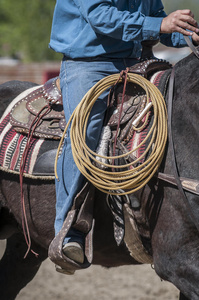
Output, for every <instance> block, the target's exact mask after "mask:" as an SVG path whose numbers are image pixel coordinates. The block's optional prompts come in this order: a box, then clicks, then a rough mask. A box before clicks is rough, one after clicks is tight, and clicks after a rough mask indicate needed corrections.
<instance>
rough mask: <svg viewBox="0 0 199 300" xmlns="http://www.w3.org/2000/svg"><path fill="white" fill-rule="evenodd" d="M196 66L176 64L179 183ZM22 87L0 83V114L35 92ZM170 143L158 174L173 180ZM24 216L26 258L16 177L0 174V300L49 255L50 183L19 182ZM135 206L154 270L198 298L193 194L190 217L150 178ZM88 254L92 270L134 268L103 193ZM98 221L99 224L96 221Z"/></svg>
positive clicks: (193, 143)
mask: <svg viewBox="0 0 199 300" xmlns="http://www.w3.org/2000/svg"><path fill="white" fill-rule="evenodd" d="M198 78H199V61H198V59H197V58H196V57H195V56H194V55H193V54H190V55H189V56H187V57H186V58H184V59H182V60H181V61H180V62H178V63H177V64H176V66H175V87H174V99H173V102H174V107H173V112H172V132H173V138H174V145H175V153H176V161H177V166H178V172H179V174H180V176H181V177H186V178H192V179H197V178H198V177H199V166H198V163H197V146H198V142H199V133H198V128H197V120H198V113H199V111H198V110H199V105H198V101H199V84H198ZM34 85H35V84H33V83H28V82H17V81H12V82H7V83H4V84H2V85H0V101H1V114H2V112H3V110H4V108H5V106H7V105H8V103H9V102H10V101H11V100H12V99H13V98H15V97H16V96H17V95H18V94H19V93H20V92H22V91H23V90H25V89H27V88H29V87H32V86H34ZM169 144H170V142H168V145H167V147H166V150H165V155H164V159H163V162H162V165H161V171H163V172H165V173H166V174H173V162H172V159H171V156H172V154H171V150H170V147H169ZM23 187H24V197H25V202H26V214H27V220H28V226H29V230H30V236H31V241H32V244H31V247H32V249H33V250H34V251H35V252H37V253H38V254H39V255H38V256H37V257H36V256H35V255H34V254H33V253H31V252H29V253H28V255H27V257H26V258H25V259H24V253H25V252H26V250H27V245H26V242H25V239H24V236H23V233H22V228H21V223H22V216H21V208H20V205H21V204H20V183H19V176H18V175H16V174H12V173H7V172H3V171H0V208H1V210H0V238H1V239H7V245H6V250H5V253H4V255H3V257H2V259H1V261H0V291H1V299H2V300H5V299H6V300H12V299H15V297H16V296H17V294H18V293H19V291H20V290H21V289H22V288H23V287H24V286H25V285H26V284H27V283H28V282H30V281H31V280H32V278H33V277H34V276H35V275H36V273H37V271H38V269H39V267H40V265H41V264H42V262H43V261H44V260H45V259H46V258H47V256H48V247H49V244H50V242H51V241H52V239H53V237H54V227H53V224H54V218H55V187H54V182H53V181H52V180H40V179H38V180H36V179H34V180H33V179H30V178H24V181H23ZM135 196H136V198H137V199H139V202H140V207H139V208H137V209H135V216H136V218H137V221H138V226H139V228H140V230H142V231H144V232H146V235H147V236H148V235H149V236H150V245H149V246H148V249H149V252H150V253H151V255H152V258H153V265H154V269H155V272H156V273H157V274H158V276H159V277H160V278H162V279H163V280H166V281H169V282H171V283H172V284H173V285H175V286H176V287H177V288H178V290H179V292H180V296H179V299H180V300H187V299H191V300H196V299H199V285H198V278H199V251H198V247H199V246H198V244H199V232H198V230H197V228H196V226H195V223H194V221H193V219H192V217H191V216H192V214H194V216H195V218H196V219H197V220H198V221H199V213H198V212H199V205H198V200H199V197H198V195H195V194H193V193H191V192H187V191H186V196H187V199H188V201H189V203H190V207H191V212H190V211H189V210H187V206H186V205H185V203H184V202H183V201H182V196H181V194H180V192H179V190H178V188H177V187H176V186H174V185H173V184H171V183H168V182H165V181H163V180H161V179H158V178H157V177H156V176H154V177H153V178H152V179H151V180H150V181H149V182H148V184H146V186H144V188H142V189H140V190H139V191H137V192H136V193H135ZM94 219H95V228H94V240H93V248H94V256H93V261H92V264H97V265H101V266H104V267H108V268H110V267H116V266H121V265H135V264H139V262H138V261H136V260H135V259H134V258H133V257H131V255H130V254H129V251H128V249H127V247H126V245H125V244H124V243H121V244H120V245H119V246H117V244H116V241H115V240H114V237H113V236H114V234H113V217H112V214H111V212H110V209H109V206H108V204H107V201H106V195H105V194H104V193H102V192H100V191H98V190H96V192H95V204H94ZM102 220H103V221H102Z"/></svg>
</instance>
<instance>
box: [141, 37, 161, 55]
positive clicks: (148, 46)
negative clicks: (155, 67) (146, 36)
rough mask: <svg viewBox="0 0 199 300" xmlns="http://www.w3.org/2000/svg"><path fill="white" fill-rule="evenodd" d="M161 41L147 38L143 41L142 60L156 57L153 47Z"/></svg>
mask: <svg viewBox="0 0 199 300" xmlns="http://www.w3.org/2000/svg"><path fill="white" fill-rule="evenodd" d="M158 43H159V40H146V41H142V42H141V44H142V54H141V60H146V59H151V58H154V57H155V56H154V54H153V47H154V46H155V45H157V44H158Z"/></svg>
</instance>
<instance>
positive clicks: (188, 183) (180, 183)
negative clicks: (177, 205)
mask: <svg viewBox="0 0 199 300" xmlns="http://www.w3.org/2000/svg"><path fill="white" fill-rule="evenodd" d="M184 38H185V41H186V42H187V44H188V46H189V47H190V49H191V50H192V51H193V53H194V54H195V55H196V57H197V58H198V59H199V49H198V48H196V47H194V45H193V44H192V42H191V40H190V39H189V37H188V36H184ZM174 84H175V67H173V70H172V72H171V76H170V81H169V91H168V93H169V94H168V139H169V147H170V150H171V156H172V158H171V159H172V165H173V171H174V176H173V175H168V174H164V173H158V175H157V177H158V178H159V179H160V180H163V181H166V182H168V183H171V184H172V185H175V186H177V187H178V190H179V192H180V194H181V196H182V200H183V202H184V204H185V206H186V208H187V210H188V211H189V214H190V216H191V218H192V221H193V223H194V225H195V226H196V228H197V230H198V231H199V221H198V219H197V217H198V216H196V215H195V214H194V211H193V208H192V207H191V204H190V202H189V201H188V198H187V196H186V194H185V190H186V191H189V192H191V193H193V194H196V195H199V180H193V179H188V178H183V177H180V176H179V173H178V167H177V161H176V155H175V149H174V141H173V134H172V107H173V93H174Z"/></svg>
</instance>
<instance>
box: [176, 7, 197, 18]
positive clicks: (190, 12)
mask: <svg viewBox="0 0 199 300" xmlns="http://www.w3.org/2000/svg"><path fill="white" fill-rule="evenodd" d="M179 12H180V13H181V14H183V15H189V16H191V17H192V18H193V19H194V14H193V13H192V11H191V10H190V9H182V10H179Z"/></svg>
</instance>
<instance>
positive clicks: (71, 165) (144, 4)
mask: <svg viewBox="0 0 199 300" xmlns="http://www.w3.org/2000/svg"><path fill="white" fill-rule="evenodd" d="M187 30H188V31H187ZM198 32H199V29H198V24H197V22H196V21H195V19H194V15H193V13H192V12H191V11H190V10H189V9H184V10H178V11H175V12H173V13H171V14H169V15H168V16H167V15H166V13H165V12H164V8H163V5H162V2H161V0H149V1H146V0H65V1H63V0H57V2H56V6H55V11H54V17H53V23H52V32H51V40H50V47H51V48H52V49H54V50H55V51H57V52H60V53H63V55H64V56H63V61H62V65H61V70H60V84H61V90H62V96H63V105H64V112H65V117H66V121H67V120H68V119H69V118H70V116H71V114H72V112H73V110H74V109H75V108H76V106H77V105H78V103H79V102H80V101H81V99H82V98H83V96H84V95H85V94H86V92H87V91H88V90H89V89H90V88H91V87H92V86H93V85H94V84H95V83H97V82H98V81H99V80H100V79H102V78H104V77H105V76H108V75H111V74H115V73H120V72H121V70H124V69H126V67H129V66H132V65H134V64H135V63H137V62H138V60H139V57H140V55H141V50H142V49H141V41H144V40H158V39H160V41H161V43H163V44H165V45H167V46H172V47H184V46H186V42H185V40H184V37H183V35H187V36H190V38H192V40H193V41H194V43H195V44H196V45H198V44H199V36H198ZM107 93H108V92H104V93H103V94H102V95H101V96H100V97H99V99H98V100H97V101H96V103H95V105H94V107H93V109H92V112H91V115H90V121H89V124H88V128H87V144H88V146H89V147H90V148H91V149H93V150H95V149H96V146H97V143H98V139H99V135H100V132H101V128H102V123H103V117H104V113H105V110H106V102H107ZM69 132H70V128H69V129H68V132H67V137H66V139H65V143H64V146H63V150H62V153H61V155H60V157H59V159H58V164H57V171H58V177H59V180H56V197H57V201H56V220H55V234H57V233H58V232H59V231H60V230H61V228H62V225H63V222H64V219H65V217H66V215H67V213H68V211H69V210H70V208H71V206H72V203H73V199H74V197H75V195H76V194H77V193H78V192H79V191H80V189H81V188H82V186H83V182H84V177H83V175H82V174H81V173H80V171H79V170H78V168H77V166H76V164H75V162H74V160H73V155H72V151H71V143H70V135H69ZM83 248H84V234H83V233H81V232H80V231H77V230H74V229H71V230H70V231H69V233H68V235H67V236H66V238H65V240H64V245H63V249H62V250H63V252H64V254H65V255H66V256H67V257H69V258H71V259H73V260H74V261H76V262H79V263H82V262H83V260H84V250H83Z"/></svg>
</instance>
